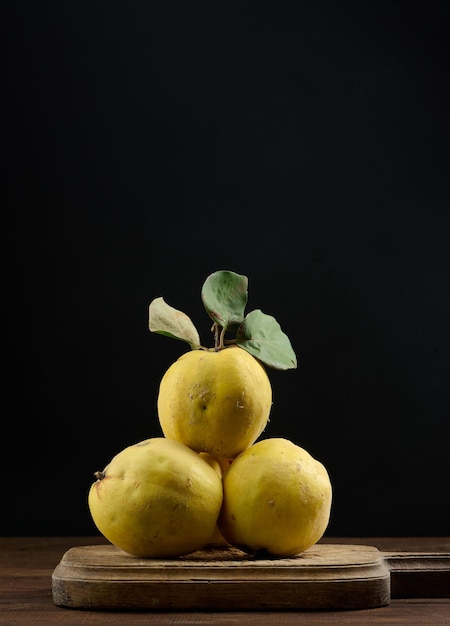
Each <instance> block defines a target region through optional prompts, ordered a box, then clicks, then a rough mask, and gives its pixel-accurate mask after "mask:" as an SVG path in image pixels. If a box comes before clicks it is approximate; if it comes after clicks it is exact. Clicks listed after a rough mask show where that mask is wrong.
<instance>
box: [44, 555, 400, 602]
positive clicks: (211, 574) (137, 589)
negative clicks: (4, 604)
mask: <svg viewBox="0 0 450 626" xmlns="http://www.w3.org/2000/svg"><path fill="white" fill-rule="evenodd" d="M52 593H53V600H54V602H55V604H57V605H58V606H65V607H71V608H84V609H103V610H105V609H109V610H115V609H121V610H123V609H127V610H132V609H140V610H142V609H146V610H152V609H153V610H171V611H173V610H177V611H181V610H184V611H186V610H217V611H223V610H228V611H229V610H231V609H232V610H235V611H241V610H252V611H257V610H267V609H272V610H285V609H290V610H292V609H316V610H325V609H327V610H330V609H339V610H342V609H361V608H373V607H379V606H384V605H386V604H388V603H389V600H390V573H389V569H388V568H387V566H386V564H385V562H384V558H383V555H382V554H381V553H380V552H379V550H377V549H376V548H374V547H372V546H362V545H358V546H355V545H326V544H320V545H319V544H318V545H316V546H313V547H312V548H310V549H309V550H307V551H306V552H304V553H302V554H300V555H298V556H297V557H295V558H290V559H254V558H251V557H249V556H248V555H246V554H245V553H243V552H241V551H240V550H238V549H236V548H231V547H230V548H224V549H220V550H217V549H216V550H203V551H199V552H196V553H193V554H191V555H189V556H188V557H179V558H176V559H169V560H163V559H137V558H134V557H132V556H130V555H128V554H126V553H125V552H123V551H122V550H119V549H118V548H116V547H114V546H111V545H100V546H81V547H76V548H72V549H70V550H68V551H67V552H66V553H65V554H64V556H63V558H62V559H61V561H60V563H59V565H58V566H57V567H56V568H55V571H54V573H53V576H52Z"/></svg>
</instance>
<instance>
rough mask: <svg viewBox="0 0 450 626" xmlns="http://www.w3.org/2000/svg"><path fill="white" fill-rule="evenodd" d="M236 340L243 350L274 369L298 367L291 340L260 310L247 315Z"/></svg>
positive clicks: (275, 322) (273, 319) (274, 321)
mask: <svg viewBox="0 0 450 626" xmlns="http://www.w3.org/2000/svg"><path fill="white" fill-rule="evenodd" d="M236 339H237V342H238V345H239V346H240V347H241V348H244V350H247V352H249V353H250V354H251V355H253V356H254V357H256V358H257V359H259V360H260V361H262V362H263V363H265V364H266V365H268V366H270V367H273V368H274V369H278V370H287V369H295V368H296V367H297V357H296V356H295V352H294V350H293V349H292V345H291V342H290V341H289V338H288V337H287V335H285V333H284V332H283V331H282V330H281V327H280V325H279V323H278V322H277V321H276V319H275V318H274V317H272V316H271V315H266V314H265V313H263V312H262V311H260V310H259V309H257V310H256V311H252V312H251V313H249V314H248V315H247V317H246V318H245V319H244V321H243V323H242V324H241V326H240V327H239V329H238V332H237V335H236Z"/></svg>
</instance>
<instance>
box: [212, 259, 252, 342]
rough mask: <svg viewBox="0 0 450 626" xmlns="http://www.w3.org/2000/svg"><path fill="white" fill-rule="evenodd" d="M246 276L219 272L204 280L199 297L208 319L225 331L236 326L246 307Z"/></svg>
mask: <svg viewBox="0 0 450 626" xmlns="http://www.w3.org/2000/svg"><path fill="white" fill-rule="evenodd" d="M247 287H248V279H247V276H241V275H240V274H235V273H234V272H229V271H226V270H220V271H218V272H214V273H213V274H210V276H208V278H207V279H206V280H205V282H204V284H203V287H202V291H201V297H202V301H203V305H204V307H205V309H206V312H207V313H208V315H209V317H210V318H211V319H212V320H213V321H214V322H216V323H217V324H218V325H219V326H221V327H222V328H224V329H225V330H229V329H230V328H232V327H233V326H238V325H239V324H241V323H242V321H243V319H244V311H245V307H246V305H247V297H248V296H247Z"/></svg>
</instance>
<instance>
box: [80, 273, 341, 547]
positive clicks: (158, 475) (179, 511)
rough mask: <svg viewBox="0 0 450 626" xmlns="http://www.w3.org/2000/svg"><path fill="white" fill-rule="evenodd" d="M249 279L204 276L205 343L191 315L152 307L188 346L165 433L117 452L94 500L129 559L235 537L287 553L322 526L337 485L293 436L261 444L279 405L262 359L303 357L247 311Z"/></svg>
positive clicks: (169, 400) (100, 520)
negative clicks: (210, 340) (209, 343)
mask: <svg viewBox="0 0 450 626" xmlns="http://www.w3.org/2000/svg"><path fill="white" fill-rule="evenodd" d="M247 285H248V281H247V278H246V277H245V276H242V275H239V274H236V273H234V272H229V271H218V272H215V273H213V274H211V275H210V276H208V278H207V279H206V281H205V283H204V285H203V288H202V291H201V296H202V301H203V304H204V306H205V308H206V311H207V313H208V315H209V316H210V317H211V319H212V320H213V326H212V331H213V333H214V344H215V345H214V347H213V348H210V349H205V348H203V347H202V346H201V345H200V340H199V336H198V333H197V330H196V329H195V327H194V325H193V324H192V322H191V320H190V318H189V317H188V316H186V315H185V314H184V313H182V312H181V311H178V310H176V309H174V308H172V307H170V306H169V305H167V304H166V303H165V301H164V300H163V298H156V299H155V300H153V301H152V302H151V304H150V308H149V328H150V330H151V331H152V332H156V333H160V334H163V335H167V336H169V337H173V338H176V339H181V340H183V341H186V342H187V343H189V345H190V348H191V350H190V351H189V352H186V353H185V354H183V355H182V356H181V357H180V358H179V359H178V360H177V361H175V362H174V363H173V364H172V365H171V366H170V367H169V368H168V370H167V371H166V372H165V374H164V376H163V378H162V380H161V383H160V386H159V391H158V398H157V409H158V419H159V423H160V426H161V429H162V432H163V436H162V437H154V438H150V439H146V440H144V441H141V442H139V443H136V444H135V445H131V446H129V447H127V448H125V449H123V450H122V451H121V452H119V453H118V454H117V455H116V456H115V457H114V458H113V459H112V460H111V462H110V463H109V464H108V465H107V466H106V468H105V469H104V470H103V471H101V472H96V474H95V477H96V479H97V480H96V482H94V483H93V485H92V486H91V489H90V491H89V499H88V504H89V509H90V512H91V515H92V519H93V521H94V523H95V525H96V526H97V528H98V530H99V531H100V532H101V533H102V534H103V535H104V537H106V538H107V539H108V540H109V541H110V542H111V543H112V544H114V545H116V546H118V547H119V548H121V549H123V550H125V551H126V552H128V553H130V554H132V555H134V556H138V557H141V558H164V557H175V556H181V555H185V554H189V553H191V552H194V551H196V550H199V549H202V548H205V547H208V546H223V545H228V544H231V545H232V546H235V547H238V548H240V549H242V550H244V551H245V552H248V553H251V554H254V555H272V556H275V557H289V556H294V555H296V554H298V553H300V552H303V551H304V550H306V549H308V548H309V547H311V546H312V545H314V544H315V543H317V541H318V540H319V539H320V538H321V537H322V535H323V534H324V532H325V530H326V527H327V525H328V521H329V516H330V509H331V500H332V488H331V483H330V479H329V475H328V473H327V470H326V469H325V467H324V466H323V465H322V463H320V462H319V461H318V460H316V459H314V458H313V457H312V456H311V455H310V454H309V453H308V452H307V451H306V450H304V449H303V448H301V447H299V446H298V445H296V444H294V443H293V442H291V441H289V440H288V439H284V438H267V439H260V440H259V441H257V440H258V438H259V437H260V436H261V434H262V433H263V431H264V429H265V427H266V425H267V423H268V420H269V415H270V410H271V406H272V387H271V383H270V380H269V378H268V375H267V372H266V369H265V366H268V367H273V368H276V369H289V368H295V367H297V361H296V356H295V353H294V351H293V350H292V346H291V344H290V341H289V339H288V338H287V336H286V335H285V334H284V333H283V332H282V331H281V328H280V326H279V324H278V323H277V322H276V320H275V319H274V318H273V317H271V316H269V315H266V314H264V313H262V312H261V311H260V310H255V311H252V312H251V313H249V314H248V315H245V314H244V311H245V307H246V304H247ZM230 333H233V338H231V339H230V338H229V335H230Z"/></svg>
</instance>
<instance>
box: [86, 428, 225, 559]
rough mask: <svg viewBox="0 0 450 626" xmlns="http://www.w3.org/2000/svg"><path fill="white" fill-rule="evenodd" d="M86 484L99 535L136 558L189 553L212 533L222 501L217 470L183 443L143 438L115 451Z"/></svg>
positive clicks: (91, 511)
mask: <svg viewBox="0 0 450 626" xmlns="http://www.w3.org/2000/svg"><path fill="white" fill-rule="evenodd" d="M98 475H99V479H98V480H97V481H96V482H95V483H93V484H92V485H91V488H90V490H89V495H88V504H89V509H90V513H91V515H92V519H93V521H94V523H95V525H96V526H97V528H98V530H99V531H100V532H101V533H102V534H103V535H104V536H105V537H106V538H107V539H108V540H109V541H110V542H111V543H113V544H114V545H116V546H117V547H119V548H121V549H123V550H124V551H125V552H128V553H130V554H132V555H134V556H137V557H141V558H159V557H161V558H162V557H173V556H181V555H183V554H189V553H190V552H193V551H195V550H199V549H201V548H202V547H203V546H204V545H205V544H207V543H208V542H209V541H210V539H211V537H212V536H213V534H214V533H215V531H216V528H217V518H218V515H219V513H220V508H221V505H222V499H223V487H222V479H221V476H220V474H219V473H218V472H217V470H216V469H215V468H214V467H213V466H212V465H211V463H209V462H207V461H206V460H205V459H203V458H202V457H201V456H200V455H198V454H197V453H196V452H194V451H193V450H191V449H190V448H187V447H186V446H184V445H183V444H182V443H179V442H177V441H172V440H170V439H166V438H163V437H155V438H153V439H146V440H144V441H141V442H139V443H137V444H135V445H132V446H129V447H127V448H125V449H123V450H122V451H121V452H119V453H118V454H117V455H116V456H115V457H114V458H113V459H112V460H111V462H110V463H109V464H108V465H107V466H106V468H105V469H104V470H103V472H99V473H98Z"/></svg>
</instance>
